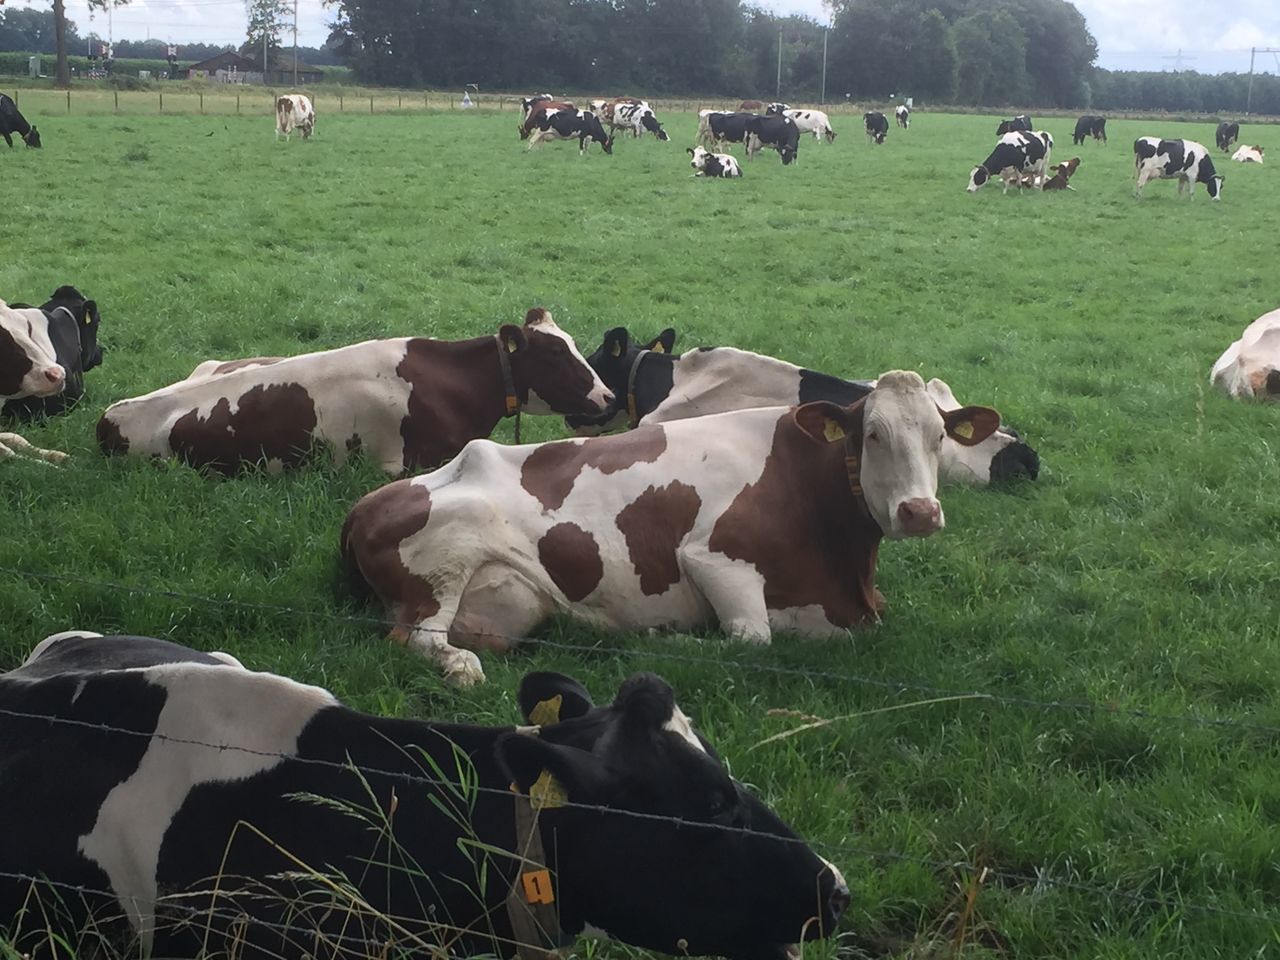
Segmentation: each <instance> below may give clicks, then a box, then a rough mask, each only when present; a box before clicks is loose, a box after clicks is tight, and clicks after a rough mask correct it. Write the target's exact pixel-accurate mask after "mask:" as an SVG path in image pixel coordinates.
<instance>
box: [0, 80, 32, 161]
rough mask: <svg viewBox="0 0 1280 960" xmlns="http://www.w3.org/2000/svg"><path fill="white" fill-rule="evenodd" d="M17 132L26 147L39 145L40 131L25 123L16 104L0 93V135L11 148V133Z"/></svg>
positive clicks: (24, 118)
mask: <svg viewBox="0 0 1280 960" xmlns="http://www.w3.org/2000/svg"><path fill="white" fill-rule="evenodd" d="M15 133H16V134H17V135H18V136H19V137H20V138H21V139H22V142H23V143H25V144H26V145H27V146H28V147H39V146H40V131H39V130H37V129H36V128H35V127H33V126H32V125H31V124H29V123H27V118H26V117H24V116H23V115H22V111H20V110H19V109H18V105H17V104H16V103H14V102H13V99H12V98H11V97H8V96H6V95H5V94H3V93H0V137H4V142H5V143H7V144H8V145H9V149H13V134H15Z"/></svg>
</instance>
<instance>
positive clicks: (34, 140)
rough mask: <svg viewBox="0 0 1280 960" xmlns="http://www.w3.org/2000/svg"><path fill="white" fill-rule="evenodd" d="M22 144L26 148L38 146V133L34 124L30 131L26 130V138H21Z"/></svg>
mask: <svg viewBox="0 0 1280 960" xmlns="http://www.w3.org/2000/svg"><path fill="white" fill-rule="evenodd" d="M22 142H23V143H25V144H26V145H27V146H28V147H39V146H40V131H39V130H37V129H36V127H35V124H32V125H31V129H30V130H28V131H27V134H26V136H24V137H23V138H22Z"/></svg>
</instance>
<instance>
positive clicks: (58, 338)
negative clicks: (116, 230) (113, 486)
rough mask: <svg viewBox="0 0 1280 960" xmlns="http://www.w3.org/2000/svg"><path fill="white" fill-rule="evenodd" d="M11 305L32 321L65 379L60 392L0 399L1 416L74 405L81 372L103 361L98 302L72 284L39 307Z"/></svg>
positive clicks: (44, 412)
mask: <svg viewBox="0 0 1280 960" xmlns="http://www.w3.org/2000/svg"><path fill="white" fill-rule="evenodd" d="M11 309H12V310H14V311H15V312H16V313H19V314H21V315H22V316H24V317H25V318H26V319H27V321H28V322H29V323H30V325H31V331H32V336H33V337H34V338H35V339H36V340H38V341H39V342H40V343H41V344H42V345H43V346H45V348H46V349H49V348H51V349H52V350H53V355H54V358H55V359H56V360H57V362H58V365H59V366H60V367H62V370H63V374H64V375H65V378H66V379H65V381H64V385H63V389H62V392H61V393H56V394H54V395H53V396H48V397H34V396H28V397H23V398H22V399H20V400H5V401H3V402H0V417H15V418H17V419H19V420H30V419H31V418H32V417H35V416H38V415H44V416H53V415H55V414H59V413H62V412H63V411H64V410H67V409H68V408H70V407H72V406H74V405H75V403H76V402H77V401H78V400H79V399H80V398H81V397H83V396H84V375H85V373H86V372H87V371H89V370H92V369H93V368H94V367H96V366H98V365H99V364H101V363H102V348H101V347H99V346H98V326H99V324H100V323H101V322H102V318H101V316H100V315H99V313H98V305H97V303H95V302H94V301H92V300H86V299H85V297H84V295H83V294H81V293H80V291H79V290H77V289H76V288H75V287H70V286H63V287H59V288H58V289H57V290H55V291H53V295H52V296H51V297H50V298H49V299H48V301H46V302H45V303H43V304H41V306H40V307H38V308H36V307H31V306H28V305H27V304H25V303H15V304H12V305H11Z"/></svg>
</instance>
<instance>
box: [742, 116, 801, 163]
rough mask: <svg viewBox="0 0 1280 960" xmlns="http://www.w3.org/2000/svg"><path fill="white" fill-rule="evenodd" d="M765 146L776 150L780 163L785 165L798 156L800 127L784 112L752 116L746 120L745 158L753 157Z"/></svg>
mask: <svg viewBox="0 0 1280 960" xmlns="http://www.w3.org/2000/svg"><path fill="white" fill-rule="evenodd" d="M765 147H773V149H775V150H777V151H778V155H779V156H781V157H782V165H783V166H786V165H787V164H789V163H791V162H792V161H793V160H795V159H796V157H797V156H799V153H800V128H799V127H798V126H797V125H796V122H795V121H794V120H792V119H791V118H790V117H788V116H787V115H786V114H781V113H770V114H765V115H764V116H762V117H760V116H753V117H752V118H751V119H750V120H748V121H747V141H746V150H747V159H748V160H753V159H755V155H756V154H757V153H759V152H760V151H761V150H762V149H764V148H765Z"/></svg>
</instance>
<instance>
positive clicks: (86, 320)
mask: <svg viewBox="0 0 1280 960" xmlns="http://www.w3.org/2000/svg"><path fill="white" fill-rule="evenodd" d="M91 323H93V317H91V316H89V315H88V314H87V313H86V314H85V315H84V325H85V326H86V327H87V326H88V325H89V324H91Z"/></svg>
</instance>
